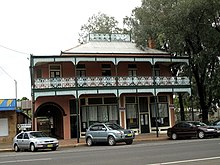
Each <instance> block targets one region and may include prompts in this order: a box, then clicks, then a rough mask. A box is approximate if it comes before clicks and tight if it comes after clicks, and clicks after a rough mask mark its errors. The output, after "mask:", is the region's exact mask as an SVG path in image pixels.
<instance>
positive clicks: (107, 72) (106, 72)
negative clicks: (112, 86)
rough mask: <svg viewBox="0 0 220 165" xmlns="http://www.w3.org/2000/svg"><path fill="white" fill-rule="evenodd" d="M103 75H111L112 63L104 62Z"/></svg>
mask: <svg viewBox="0 0 220 165" xmlns="http://www.w3.org/2000/svg"><path fill="white" fill-rule="evenodd" d="M102 76H111V65H110V64H102Z"/></svg>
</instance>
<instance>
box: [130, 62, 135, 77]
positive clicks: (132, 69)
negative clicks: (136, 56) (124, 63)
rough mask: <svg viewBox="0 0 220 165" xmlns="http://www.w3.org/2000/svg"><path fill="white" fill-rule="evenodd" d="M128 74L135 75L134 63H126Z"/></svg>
mask: <svg viewBox="0 0 220 165" xmlns="http://www.w3.org/2000/svg"><path fill="white" fill-rule="evenodd" d="M128 76H134V77H135V76H137V66H136V64H128Z"/></svg>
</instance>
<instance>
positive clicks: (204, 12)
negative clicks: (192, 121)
mask: <svg viewBox="0 0 220 165" xmlns="http://www.w3.org/2000/svg"><path fill="white" fill-rule="evenodd" d="M219 10H220V1H219V0H178V1H177V0H142V6H141V7H140V8H136V9H135V10H134V11H133V14H134V16H135V19H134V21H133V22H134V23H133V26H134V35H135V41H136V43H137V46H140V45H141V46H144V47H145V46H146V40H148V39H149V38H152V39H154V40H155V42H156V48H158V49H162V50H165V51H169V52H171V53H173V54H175V55H179V56H182V55H188V56H189V57H190V67H189V68H185V70H183V72H184V73H185V74H186V75H189V76H192V87H194V88H193V98H194V99H197V98H198V99H199V100H198V102H199V105H200V108H201V109H202V113H203V114H202V118H203V121H204V122H207V120H208V111H209V110H210V109H211V108H212V105H216V104H217V103H219V100H220V94H219V93H220V89H219V88H220V87H219V77H220V72H219V69H220V66H219V59H218V57H219V56H220V26H219V25H220V18H219V12H220V11H219Z"/></svg>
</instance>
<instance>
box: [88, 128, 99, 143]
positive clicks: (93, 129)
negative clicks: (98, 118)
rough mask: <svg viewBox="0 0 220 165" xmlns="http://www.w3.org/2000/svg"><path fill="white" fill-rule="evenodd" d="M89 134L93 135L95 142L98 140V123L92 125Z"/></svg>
mask: <svg viewBox="0 0 220 165" xmlns="http://www.w3.org/2000/svg"><path fill="white" fill-rule="evenodd" d="M88 135H89V136H91V137H92V139H93V141H94V142H96V141H97V139H98V125H93V126H91V127H90V129H89V132H88Z"/></svg>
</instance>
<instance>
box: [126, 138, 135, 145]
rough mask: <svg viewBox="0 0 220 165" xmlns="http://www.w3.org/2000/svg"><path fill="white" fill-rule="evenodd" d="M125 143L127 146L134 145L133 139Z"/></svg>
mask: <svg viewBox="0 0 220 165" xmlns="http://www.w3.org/2000/svg"><path fill="white" fill-rule="evenodd" d="M125 143H126V144H127V145H129V144H132V143H133V140H132V139H131V140H126V141H125Z"/></svg>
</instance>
